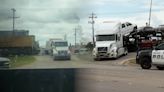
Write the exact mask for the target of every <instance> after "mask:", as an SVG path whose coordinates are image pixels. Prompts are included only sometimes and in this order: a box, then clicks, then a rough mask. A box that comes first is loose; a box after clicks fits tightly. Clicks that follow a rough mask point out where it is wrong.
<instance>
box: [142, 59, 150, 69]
mask: <svg viewBox="0 0 164 92" xmlns="http://www.w3.org/2000/svg"><path fill="white" fill-rule="evenodd" d="M140 65H141V67H142V69H150V68H151V60H150V59H149V58H147V57H145V58H142V59H141V60H140Z"/></svg>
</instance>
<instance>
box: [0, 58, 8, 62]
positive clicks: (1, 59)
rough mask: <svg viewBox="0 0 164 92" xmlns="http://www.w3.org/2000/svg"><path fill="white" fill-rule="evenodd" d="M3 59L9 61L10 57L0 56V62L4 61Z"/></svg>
mask: <svg viewBox="0 0 164 92" xmlns="http://www.w3.org/2000/svg"><path fill="white" fill-rule="evenodd" d="M4 61H10V59H8V58H4V57H0V62H4Z"/></svg>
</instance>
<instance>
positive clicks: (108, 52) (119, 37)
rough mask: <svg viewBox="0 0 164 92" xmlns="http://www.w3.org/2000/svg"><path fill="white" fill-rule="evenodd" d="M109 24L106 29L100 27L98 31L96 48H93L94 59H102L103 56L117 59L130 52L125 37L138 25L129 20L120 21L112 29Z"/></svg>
mask: <svg viewBox="0 0 164 92" xmlns="http://www.w3.org/2000/svg"><path fill="white" fill-rule="evenodd" d="M103 25H104V24H103ZM109 25H110V24H107V27H106V30H101V29H100V30H99V31H97V33H96V42H95V48H94V49H93V56H94V60H101V59H102V58H115V59H117V58H118V57H119V56H121V55H127V53H128V51H127V48H126V46H125V44H124V39H123V38H124V36H126V35H128V34H130V33H131V32H132V31H134V29H135V28H136V25H133V24H131V23H129V22H125V23H118V24H116V26H114V27H113V28H112V29H109ZM101 28H105V27H101Z"/></svg>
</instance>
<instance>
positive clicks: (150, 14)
mask: <svg viewBox="0 0 164 92" xmlns="http://www.w3.org/2000/svg"><path fill="white" fill-rule="evenodd" d="M151 12H152V0H151V1H150V11H149V26H150V24H151Z"/></svg>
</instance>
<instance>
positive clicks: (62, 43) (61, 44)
mask: <svg viewBox="0 0 164 92" xmlns="http://www.w3.org/2000/svg"><path fill="white" fill-rule="evenodd" d="M53 45H54V46H55V47H66V46H68V43H67V42H54V43H53Z"/></svg>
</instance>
